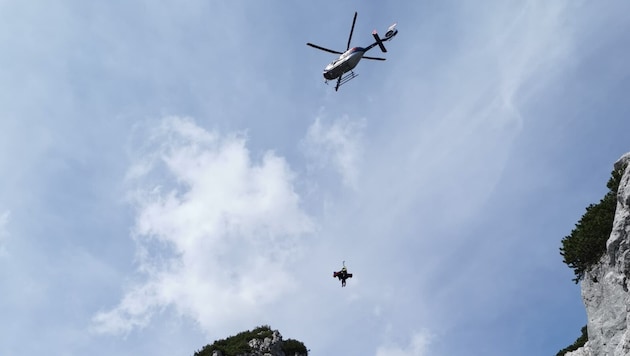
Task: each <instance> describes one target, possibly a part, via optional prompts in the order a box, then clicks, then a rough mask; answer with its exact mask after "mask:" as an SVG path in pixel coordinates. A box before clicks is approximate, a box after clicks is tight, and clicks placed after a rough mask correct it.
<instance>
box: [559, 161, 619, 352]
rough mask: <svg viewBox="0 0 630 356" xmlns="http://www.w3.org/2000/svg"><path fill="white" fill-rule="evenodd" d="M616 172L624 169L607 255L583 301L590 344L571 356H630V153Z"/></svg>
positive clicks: (590, 274)
mask: <svg viewBox="0 0 630 356" xmlns="http://www.w3.org/2000/svg"><path fill="white" fill-rule="evenodd" d="M615 169H616V170H620V169H623V170H624V172H623V176H622V178H621V181H620V183H619V188H618V190H617V208H616V210H615V218H614V222H613V227H612V231H611V233H610V237H609V238H608V240H607V242H606V254H604V256H603V257H602V258H601V259H600V260H599V262H597V263H596V264H595V265H594V266H593V267H591V268H590V269H589V270H588V271H586V272H585V274H584V278H583V279H582V284H581V288H582V300H583V301H584V306H585V307H586V315H587V320H588V322H587V327H588V341H587V342H586V344H585V345H584V346H583V347H581V348H579V349H577V350H575V351H572V352H568V353H566V355H569V356H596V355H608V356H621V355H629V354H630V328H629V327H628V323H629V322H630V293H629V292H628V290H629V289H630V153H627V154H625V155H623V156H622V157H621V158H620V159H619V160H618V161H617V162H616V163H615Z"/></svg>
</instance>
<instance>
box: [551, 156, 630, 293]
mask: <svg viewBox="0 0 630 356" xmlns="http://www.w3.org/2000/svg"><path fill="white" fill-rule="evenodd" d="M624 170H625V166H624V167H622V168H621V169H615V170H613V171H612V173H611V177H610V179H609V180H608V183H607V184H606V186H607V187H608V189H609V190H608V193H606V195H605V196H604V198H602V200H600V201H599V203H597V204H591V205H589V206H588V207H587V208H586V212H585V213H584V215H583V216H582V218H580V221H578V223H577V224H576V225H575V228H574V229H573V230H572V231H571V234H570V235H568V236H566V237H564V238H563V239H562V247H560V254H561V255H562V257H563V258H564V263H566V264H567V265H568V266H569V267H571V268H572V269H573V272H574V273H575V278H574V279H573V281H574V282H575V283H578V282H579V281H581V280H582V278H584V273H586V272H587V271H588V270H589V269H590V268H591V267H592V266H593V265H594V264H595V263H597V261H599V259H600V258H601V257H602V255H603V254H604V253H605V252H606V241H607V240H608V237H609V236H610V232H611V231H612V227H613V221H614V219H615V209H616V207H617V190H618V189H619V183H620V181H621V177H622V176H623V172H624Z"/></svg>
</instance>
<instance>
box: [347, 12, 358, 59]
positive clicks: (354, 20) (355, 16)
mask: <svg viewBox="0 0 630 356" xmlns="http://www.w3.org/2000/svg"><path fill="white" fill-rule="evenodd" d="M355 22H357V12H356V11H355V12H354V19H352V28H350V37H348V45H347V46H346V51H347V50H349V49H350V41H352V32H354V23H355Z"/></svg>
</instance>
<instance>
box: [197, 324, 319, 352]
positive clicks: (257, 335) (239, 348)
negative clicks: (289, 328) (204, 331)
mask: <svg viewBox="0 0 630 356" xmlns="http://www.w3.org/2000/svg"><path fill="white" fill-rule="evenodd" d="M272 336H273V330H272V329H271V327H270V326H269V325H262V326H259V327H257V328H255V329H254V330H252V331H249V330H248V331H243V332H241V333H238V334H236V335H234V336H230V337H228V338H227V339H221V340H217V341H215V342H214V343H213V344H212V345H206V346H204V347H203V348H202V349H201V350H199V351H197V352H195V355H194V356H212V353H213V352H214V351H221V353H222V354H223V356H237V355H243V354H247V353H249V352H252V351H253V350H252V348H251V347H250V346H249V341H250V340H252V339H261V340H264V339H265V338H267V337H272ZM282 350H283V351H284V352H285V354H287V355H291V356H293V355H294V354H295V352H299V353H301V354H304V355H306V354H307V351H306V346H304V344H303V343H302V342H300V341H297V340H293V339H287V340H285V341H283V344H282Z"/></svg>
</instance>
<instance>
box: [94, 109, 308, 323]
mask: <svg viewBox="0 0 630 356" xmlns="http://www.w3.org/2000/svg"><path fill="white" fill-rule="evenodd" d="M153 143H157V146H156V147H155V148H154V150H153V151H152V152H147V154H146V156H145V158H146V159H147V160H141V161H139V162H138V165H139V166H141V167H143V168H142V169H135V168H134V167H132V168H131V171H134V172H135V173H134V179H135V180H137V181H138V182H139V184H140V185H139V186H140V188H139V189H138V190H137V191H136V192H135V193H134V196H135V202H136V204H137V215H136V224H135V232H134V239H135V241H136V243H137V252H138V264H139V266H138V269H139V271H140V272H141V274H142V275H143V276H144V278H145V280H144V281H143V282H141V283H138V284H136V285H133V286H131V287H130V288H129V289H128V290H127V292H126V294H125V296H124V297H123V298H122V301H121V302H120V303H119V304H118V305H117V306H116V307H114V308H113V309H111V310H109V311H104V312H101V313H98V314H97V315H95V316H94V319H93V321H94V328H95V330H96V331H98V332H109V333H126V332H129V331H130V330H132V329H134V328H137V327H143V326H145V325H147V323H148V322H149V320H150V318H151V316H152V315H153V314H154V313H156V312H159V311H161V310H163V309H165V308H167V307H173V308H175V310H176V311H177V313H179V314H180V315H184V316H187V317H190V318H192V319H193V320H195V321H196V322H198V323H199V325H200V326H201V327H202V328H203V329H204V330H205V331H206V332H210V331H211V330H213V329H214V328H216V327H219V326H223V327H225V325H228V324H232V323H238V322H239V320H242V319H245V320H250V319H249V318H251V317H252V316H253V315H256V314H260V313H261V312H262V311H263V310H262V309H263V307H264V306H265V305H268V304H269V303H271V302H273V301H275V300H276V299H277V298H279V297H280V296H282V295H283V294H284V293H286V292H288V291H289V290H290V289H291V285H292V283H291V282H292V280H293V276H292V275H291V273H290V272H289V271H288V269H287V268H285V265H286V264H287V263H289V262H290V261H291V260H293V258H294V256H295V254H296V253H298V247H297V240H298V239H299V238H300V237H301V236H303V235H304V234H307V233H309V232H310V231H311V230H312V228H313V223H312V222H311V220H310V218H309V216H307V214H306V213H305V212H304V211H303V210H302V208H301V207H300V199H299V196H298V195H297V194H296V192H295V191H294V188H293V173H292V172H291V170H290V168H289V167H288V165H287V163H286V162H285V160H284V159H283V158H281V157H278V156H276V155H275V154H273V153H272V152H266V153H264V155H263V156H262V158H261V159H260V160H259V161H254V160H252V159H251V158H250V152H249V151H248V149H247V148H246V141H245V139H244V138H243V137H240V136H239V135H227V136H221V135H220V134H218V133H214V132H208V131H206V130H204V129H203V128H201V127H199V126H197V125H196V124H195V123H194V122H193V121H192V120H188V119H181V118H168V119H165V120H164V121H163V123H162V125H161V127H160V128H159V129H158V130H157V131H156V134H155V135H154V136H153ZM160 170H162V172H161V173H158V172H159V171H160ZM156 174H158V176H157V180H156ZM152 180H153V181H154V182H156V183H148V182H150V181H152ZM145 184H148V185H145Z"/></svg>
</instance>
